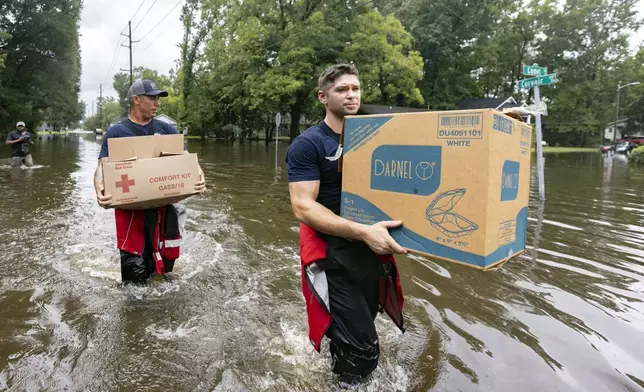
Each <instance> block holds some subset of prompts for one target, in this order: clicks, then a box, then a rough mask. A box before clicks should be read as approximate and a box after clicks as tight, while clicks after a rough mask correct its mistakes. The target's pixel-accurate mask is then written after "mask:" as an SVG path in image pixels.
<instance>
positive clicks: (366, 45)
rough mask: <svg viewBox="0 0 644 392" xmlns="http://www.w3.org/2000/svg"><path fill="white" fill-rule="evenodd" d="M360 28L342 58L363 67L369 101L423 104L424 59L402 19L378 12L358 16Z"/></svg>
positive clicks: (404, 104) (362, 78)
mask: <svg viewBox="0 0 644 392" xmlns="http://www.w3.org/2000/svg"><path fill="white" fill-rule="evenodd" d="M356 26H357V28H356V31H355V33H353V35H352V36H351V45H349V46H347V47H346V48H345V49H344V52H343V54H342V57H343V58H344V59H346V60H347V61H353V62H355V63H356V64H359V66H360V80H361V83H362V85H363V94H364V96H363V99H364V100H365V102H378V103H384V104H388V105H398V106H408V105H420V104H422V103H423V102H424V100H423V97H422V96H421V94H420V90H419V89H418V87H416V86H417V84H418V82H419V81H420V80H421V79H422V77H423V75H422V71H423V59H422V57H420V53H419V52H417V51H415V50H413V48H412V38H411V34H409V33H408V32H407V31H405V29H404V27H403V26H402V24H401V23H400V21H399V20H398V19H396V18H395V17H393V16H391V15H390V16H387V17H384V16H382V15H381V14H380V13H379V12H378V11H371V12H369V13H367V14H364V15H360V16H358V17H357V18H356Z"/></svg>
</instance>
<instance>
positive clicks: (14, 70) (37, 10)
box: [0, 0, 84, 129]
mask: <svg viewBox="0 0 644 392" xmlns="http://www.w3.org/2000/svg"><path fill="white" fill-rule="evenodd" d="M80 13H81V1H80V0H14V1H9V2H2V3H1V4H0V127H2V128H6V127H12V126H13V124H14V123H15V121H16V119H21V120H24V121H25V122H26V123H27V125H28V127H31V128H35V127H36V126H38V125H39V124H40V122H41V121H43V120H47V122H49V123H51V124H53V125H54V127H55V128H56V129H59V128H61V127H64V126H69V125H71V124H74V123H76V122H77V121H78V120H80V119H81V118H82V116H83V110H84V105H83V104H81V103H80V102H79V101H78V94H79V91H80V72H81V70H80V51H79V39H78V22H79V19H80Z"/></svg>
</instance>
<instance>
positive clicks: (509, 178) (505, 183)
mask: <svg viewBox="0 0 644 392" xmlns="http://www.w3.org/2000/svg"><path fill="white" fill-rule="evenodd" d="M520 168H521V165H520V163H519V162H515V161H505V162H504V163H503V173H502V175H501V201H512V200H516V199H517V195H518V194H519V171H520Z"/></svg>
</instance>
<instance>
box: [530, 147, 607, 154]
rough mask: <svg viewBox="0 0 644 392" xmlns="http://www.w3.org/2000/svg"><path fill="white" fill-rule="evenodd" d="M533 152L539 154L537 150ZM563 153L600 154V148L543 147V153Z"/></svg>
mask: <svg viewBox="0 0 644 392" xmlns="http://www.w3.org/2000/svg"><path fill="white" fill-rule="evenodd" d="M532 152H537V149H536V148H533V149H532ZM553 152H555V153H562V152H599V147H551V146H545V147H543V153H544V154H549V153H553Z"/></svg>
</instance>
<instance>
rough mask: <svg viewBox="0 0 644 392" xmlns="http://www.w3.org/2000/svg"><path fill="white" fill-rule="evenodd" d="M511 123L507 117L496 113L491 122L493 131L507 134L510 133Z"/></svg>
mask: <svg viewBox="0 0 644 392" xmlns="http://www.w3.org/2000/svg"><path fill="white" fill-rule="evenodd" d="M512 125H513V122H512V120H510V119H509V118H505V117H503V116H500V115H498V114H495V115H494V121H493V123H492V129H494V130H495V131H499V132H503V133H507V134H508V135H512Z"/></svg>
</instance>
